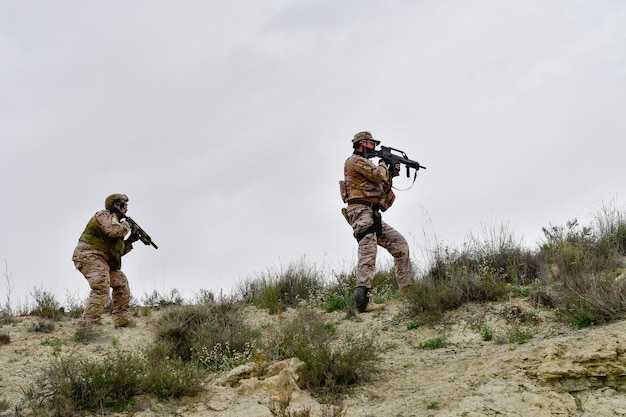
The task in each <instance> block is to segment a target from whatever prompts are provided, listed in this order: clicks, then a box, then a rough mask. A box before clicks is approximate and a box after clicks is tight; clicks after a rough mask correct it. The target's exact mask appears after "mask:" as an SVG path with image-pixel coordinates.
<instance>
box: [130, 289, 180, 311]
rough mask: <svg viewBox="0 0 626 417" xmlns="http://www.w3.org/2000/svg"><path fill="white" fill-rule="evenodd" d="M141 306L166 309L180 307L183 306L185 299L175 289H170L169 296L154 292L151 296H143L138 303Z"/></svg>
mask: <svg viewBox="0 0 626 417" xmlns="http://www.w3.org/2000/svg"><path fill="white" fill-rule="evenodd" d="M140 303H141V305H142V306H145V307H152V308H155V307H167V306H180V305H183V304H185V299H184V298H183V297H182V295H181V294H180V291H178V290H177V289H175V288H174V289H172V290H171V291H170V292H169V294H160V293H159V292H158V291H156V290H154V291H152V293H151V294H144V296H143V298H142V299H141V301H140Z"/></svg>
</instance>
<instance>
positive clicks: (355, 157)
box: [341, 132, 413, 313]
mask: <svg viewBox="0 0 626 417" xmlns="http://www.w3.org/2000/svg"><path fill="white" fill-rule="evenodd" d="M379 144H380V141H379V140H376V139H374V138H373V137H372V134H371V133H370V132H359V133H357V134H356V135H354V138H353V139H352V147H353V148H354V152H353V153H352V155H351V156H350V157H349V158H348V159H347V160H346V163H345V165H344V168H343V173H344V181H343V182H342V183H341V188H342V190H341V192H342V198H343V200H344V203H347V204H348V206H347V208H344V209H343V210H342V212H343V213H344V216H345V218H346V220H347V221H348V223H350V225H351V226H352V229H353V231H354V237H355V238H356V240H357V242H358V244H359V248H358V265H357V275H356V290H355V291H354V301H355V304H356V308H357V310H358V311H359V312H361V313H362V312H369V311H376V310H382V309H384V308H385V305H384V304H376V303H375V302H374V301H373V300H372V281H373V280H374V269H375V267H376V251H377V245H380V246H382V247H383V248H385V249H387V251H388V252H389V253H390V254H391V255H392V256H393V258H394V264H395V270H396V281H397V283H398V286H399V287H400V292H401V293H402V294H405V293H407V292H409V291H410V289H411V288H412V279H413V266H412V265H411V259H410V256H409V245H408V244H407V242H406V239H404V237H403V236H402V235H401V234H400V233H399V232H397V231H396V230H395V229H394V228H392V227H391V226H389V225H388V224H387V223H385V222H384V221H382V218H381V213H380V211H381V210H382V211H385V210H387V209H388V208H389V207H390V206H391V204H393V201H394V199H395V196H394V194H393V191H392V190H391V180H392V177H391V175H390V173H389V170H388V167H387V164H386V163H385V161H383V160H382V159H381V160H380V161H379V162H378V165H375V164H374V163H372V162H371V161H370V160H369V159H368V158H371V157H373V156H374V155H373V152H374V150H375V148H376V146H378V145H379ZM396 168H397V169H396V171H398V170H399V167H396Z"/></svg>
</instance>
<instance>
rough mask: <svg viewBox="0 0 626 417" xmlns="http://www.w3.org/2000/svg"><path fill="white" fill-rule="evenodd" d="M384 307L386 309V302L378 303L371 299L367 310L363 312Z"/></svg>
mask: <svg viewBox="0 0 626 417" xmlns="http://www.w3.org/2000/svg"><path fill="white" fill-rule="evenodd" d="M384 309H385V305H384V304H376V303H375V302H373V301H372V300H370V301H369V302H368V303H367V305H366V306H365V310H363V313H369V312H372V311H378V310H384Z"/></svg>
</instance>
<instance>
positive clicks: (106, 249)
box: [72, 194, 139, 327]
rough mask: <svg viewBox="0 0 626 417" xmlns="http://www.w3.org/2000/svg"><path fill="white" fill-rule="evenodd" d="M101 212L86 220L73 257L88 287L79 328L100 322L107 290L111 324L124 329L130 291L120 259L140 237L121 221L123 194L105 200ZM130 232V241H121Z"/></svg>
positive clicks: (126, 205)
mask: <svg viewBox="0 0 626 417" xmlns="http://www.w3.org/2000/svg"><path fill="white" fill-rule="evenodd" d="M104 208H105V209H104V210H100V211H99V212H97V213H96V214H94V215H93V217H92V218H91V219H90V220H89V222H88V223H87V227H85V231H84V232H83V234H82V235H81V236H80V238H79V239H78V245H76V249H74V254H73V256H72V260H73V261H74V265H75V266H76V269H78V270H79V271H80V272H81V273H82V274H83V275H84V276H85V278H86V279H87V281H88V282H89V287H91V292H90V293H89V299H88V300H87V305H86V307H85V311H84V313H83V317H82V318H81V319H80V322H79V326H81V327H88V326H91V325H93V324H97V323H99V322H100V316H102V311H103V310H104V304H105V303H106V300H107V298H108V296H109V288H112V289H113V293H112V296H111V300H112V311H111V315H112V316H113V324H114V325H115V327H126V326H128V323H129V319H128V317H127V314H128V303H129V301H130V288H129V286H128V279H127V278H126V275H124V273H123V272H122V271H121V270H120V268H121V266H122V256H123V255H126V254H127V253H128V252H130V251H131V250H132V249H133V245H132V244H133V242H135V241H137V240H138V239H139V235H138V234H136V233H133V231H132V230H131V225H130V224H129V222H124V221H121V220H122V218H123V217H124V216H123V215H124V214H126V210H127V209H128V197H127V196H126V195H125V194H112V195H110V196H108V197H107V198H106V200H105V202H104ZM120 213H121V214H120ZM129 232H131V234H130V236H129V238H128V239H126V240H124V236H126V234H128V233H129Z"/></svg>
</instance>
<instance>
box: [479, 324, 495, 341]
mask: <svg viewBox="0 0 626 417" xmlns="http://www.w3.org/2000/svg"><path fill="white" fill-rule="evenodd" d="M479 331H480V336H481V337H482V338H483V340H484V341H485V342H490V341H491V340H493V329H492V328H491V327H489V326H486V325H485V326H481V327H480V330H479Z"/></svg>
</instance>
